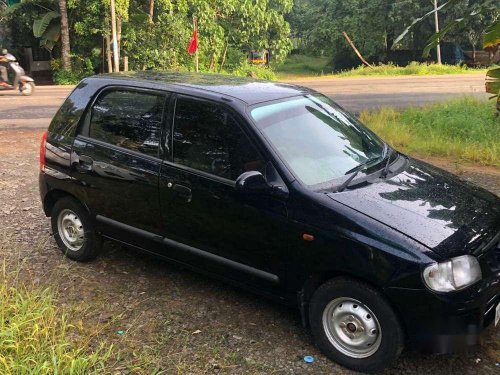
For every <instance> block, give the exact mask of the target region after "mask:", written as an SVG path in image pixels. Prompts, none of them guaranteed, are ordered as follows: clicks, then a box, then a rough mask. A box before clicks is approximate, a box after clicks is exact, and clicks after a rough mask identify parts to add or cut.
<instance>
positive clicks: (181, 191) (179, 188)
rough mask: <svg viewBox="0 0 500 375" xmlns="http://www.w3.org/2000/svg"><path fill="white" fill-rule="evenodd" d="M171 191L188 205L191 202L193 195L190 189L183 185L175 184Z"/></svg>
mask: <svg viewBox="0 0 500 375" xmlns="http://www.w3.org/2000/svg"><path fill="white" fill-rule="evenodd" d="M173 189H174V192H175V193H176V194H177V196H179V197H181V198H184V199H185V200H186V201H187V202H188V203H189V202H191V199H192V198H193V194H192V192H191V189H190V188H188V187H187V186H184V185H179V184H175V185H174V188H173Z"/></svg>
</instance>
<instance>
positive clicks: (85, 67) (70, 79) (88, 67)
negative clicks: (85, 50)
mask: <svg viewBox="0 0 500 375" xmlns="http://www.w3.org/2000/svg"><path fill="white" fill-rule="evenodd" d="M50 66H51V67H52V71H53V72H54V73H53V75H52V77H53V79H54V83H55V84H56V85H76V84H77V83H78V82H80V81H81V80H82V79H84V78H85V77H88V76H91V75H93V74H94V67H93V66H92V61H91V60H90V59H89V58H84V57H81V56H72V57H71V70H65V69H63V68H62V62H61V59H53V60H52V61H51V62H50Z"/></svg>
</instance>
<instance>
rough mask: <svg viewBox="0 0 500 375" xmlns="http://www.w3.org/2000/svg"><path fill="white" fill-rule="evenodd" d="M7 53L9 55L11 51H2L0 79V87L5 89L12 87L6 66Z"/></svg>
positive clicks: (0, 54)
mask: <svg viewBox="0 0 500 375" xmlns="http://www.w3.org/2000/svg"><path fill="white" fill-rule="evenodd" d="M7 53H9V51H7V50H6V49H3V50H2V51H0V79H1V81H0V85H2V86H5V87H10V85H9V77H8V75H7V67H6V66H5V64H7V63H8V60H7V57H6V55H7Z"/></svg>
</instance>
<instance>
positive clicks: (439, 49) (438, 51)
mask: <svg viewBox="0 0 500 375" xmlns="http://www.w3.org/2000/svg"><path fill="white" fill-rule="evenodd" d="M437 8H438V4H437V0H434V24H435V26H436V33H438V32H439V17H438V11H437ZM436 55H437V63H438V64H441V45H440V44H439V39H438V44H437V46H436Z"/></svg>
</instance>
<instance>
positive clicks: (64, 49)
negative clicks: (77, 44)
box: [59, 0, 71, 70]
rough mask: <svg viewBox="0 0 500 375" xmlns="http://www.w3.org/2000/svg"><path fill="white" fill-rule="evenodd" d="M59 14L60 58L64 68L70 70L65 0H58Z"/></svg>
mask: <svg viewBox="0 0 500 375" xmlns="http://www.w3.org/2000/svg"><path fill="white" fill-rule="evenodd" d="M59 13H60V15H61V60H62V67H63V69H64V70H71V48H70V42H69V25H68V11H67V5H66V0H59Z"/></svg>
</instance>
